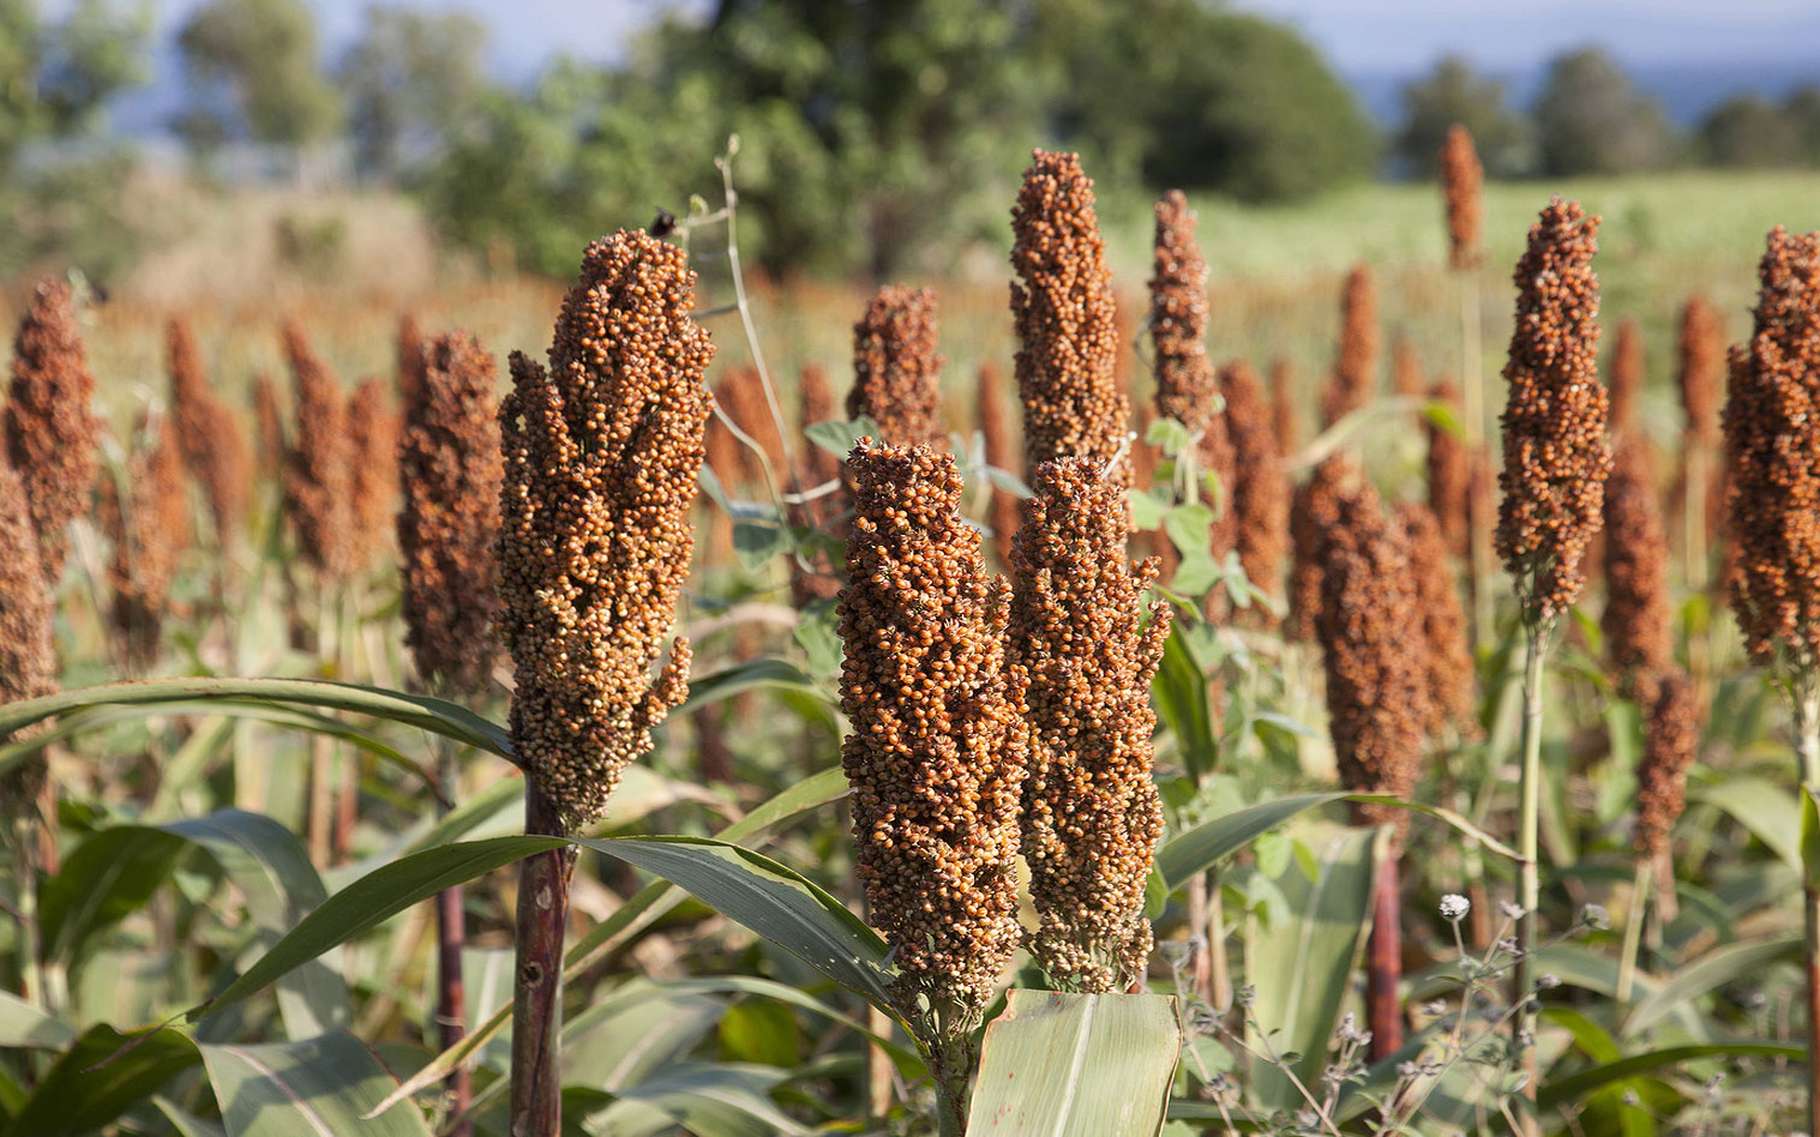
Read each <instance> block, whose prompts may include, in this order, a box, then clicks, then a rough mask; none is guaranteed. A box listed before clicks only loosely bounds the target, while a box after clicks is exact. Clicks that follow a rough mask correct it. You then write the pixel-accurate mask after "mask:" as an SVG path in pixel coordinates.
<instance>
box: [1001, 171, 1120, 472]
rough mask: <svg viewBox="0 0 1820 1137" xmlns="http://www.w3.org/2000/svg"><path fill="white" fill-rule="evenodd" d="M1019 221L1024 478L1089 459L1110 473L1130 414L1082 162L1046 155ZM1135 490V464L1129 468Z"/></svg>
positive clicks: (1026, 189) (1027, 187)
mask: <svg viewBox="0 0 1820 1137" xmlns="http://www.w3.org/2000/svg"><path fill="white" fill-rule="evenodd" d="M1032 159H1033V160H1032V162H1031V164H1030V168H1029V169H1027V170H1025V171H1024V184H1023V188H1022V189H1020V190H1019V191H1018V197H1017V205H1016V207H1015V208H1014V209H1012V211H1011V230H1012V234H1013V237H1014V238H1015V239H1014V241H1013V243H1012V246H1011V266H1012V268H1013V269H1015V270H1016V271H1017V275H1018V279H1017V280H1015V281H1013V282H1012V283H1011V316H1012V321H1013V323H1014V324H1015V326H1016V329H1017V339H1018V351H1017V367H1016V371H1017V391H1018V398H1019V400H1020V401H1021V402H1022V403H1023V408H1024V468H1025V469H1027V470H1034V469H1036V468H1037V467H1038V466H1040V465H1042V464H1043V463H1044V462H1047V461H1049V460H1050V459H1051V458H1063V457H1067V456H1069V455H1080V456H1082V457H1086V458H1092V459H1094V460H1095V461H1097V462H1099V463H1100V464H1101V465H1102V466H1105V465H1110V464H1111V463H1112V462H1113V460H1114V459H1115V458H1116V457H1117V456H1118V455H1119V454H1120V452H1121V450H1122V449H1123V448H1124V446H1125V436H1126V433H1127V431H1128V430H1129V429H1130V428H1129V426H1128V423H1129V420H1130V418H1131V404H1130V399H1129V396H1128V395H1127V394H1126V392H1125V389H1124V387H1123V386H1122V385H1121V384H1120V383H1119V381H1118V355H1119V350H1120V345H1119V337H1118V313H1117V305H1116V303H1115V301H1114V299H1113V292H1112V273H1111V270H1109V269H1108V268H1107V267H1106V249H1105V243H1104V242H1103V240H1102V239H1101V237H1100V223H1099V217H1098V215H1097V214H1096V213H1095V212H1094V205H1093V182H1092V181H1091V180H1089V179H1088V177H1087V175H1086V174H1084V173H1082V172H1081V161H1080V157H1079V155H1076V154H1066V153H1050V152H1048V151H1043V150H1037V151H1034V152H1033V154H1032ZM1120 466H1121V467H1122V469H1123V470H1124V471H1125V472H1124V473H1121V474H1120V479H1121V480H1127V481H1128V480H1129V469H1130V464H1129V462H1121V463H1120Z"/></svg>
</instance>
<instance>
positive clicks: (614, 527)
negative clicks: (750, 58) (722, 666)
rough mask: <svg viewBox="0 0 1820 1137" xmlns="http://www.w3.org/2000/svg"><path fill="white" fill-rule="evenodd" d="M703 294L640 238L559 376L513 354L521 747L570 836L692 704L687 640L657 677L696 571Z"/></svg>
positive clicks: (506, 441) (522, 758) (606, 252)
mask: <svg viewBox="0 0 1820 1137" xmlns="http://www.w3.org/2000/svg"><path fill="white" fill-rule="evenodd" d="M694 289H695V274H694V273H693V272H692V271H690V269H689V267H688V263H687V259H686V257H685V255H684V253H683V252H682V250H681V249H678V248H677V247H675V246H674V245H669V244H666V243H664V242H663V241H660V240H658V239H656V238H654V237H650V236H648V235H646V234H644V233H641V232H635V231H629V230H621V231H619V232H618V233H616V234H615V235H613V236H612V237H608V238H604V239H602V240H599V241H596V242H594V243H593V244H592V245H590V246H588V250H587V252H586V254H585V255H584V257H583V260H582V266H581V278H580V280H579V282H578V283H577V284H576V286H575V287H574V288H573V289H572V290H571V291H570V292H569V294H568V296H567V298H566V299H565V300H564V301H563V306H562V312H561V314H560V315H559V316H558V317H557V321H556V328H555V335H554V342H553V343H552V345H551V347H550V350H549V365H548V367H545V366H544V365H542V364H539V363H537V362H535V361H533V360H531V359H529V358H527V357H525V356H524V355H522V354H518V353H514V354H513V356H512V359H511V372H512V391H511V392H510V393H509V394H508V395H507V396H506V397H505V399H504V400H503V402H502V403H501V405H500V409H499V421H500V430H501V436H502V447H503V452H504V455H505V473H504V483H503V489H502V491H501V494H500V514H501V526H500V533H499V545H498V558H499V574H500V584H499V592H500V602H501V604H500V625H501V627H502V628H503V629H504V631H505V639H506V646H507V647H508V649H509V650H510V651H511V654H512V662H513V676H514V680H515V689H514V692H513V696H512V713H511V730H512V740H513V745H514V748H515V750H516V755H517V760H518V762H519V764H520V765H521V766H522V767H523V768H524V770H525V772H526V774H527V775H528V776H529V777H532V778H534V779H536V782H537V785H538V788H539V789H540V790H541V791H542V793H543V795H544V796H545V797H546V798H547V799H548V800H549V801H550V802H551V803H552V805H553V806H554V808H555V809H556V810H557V811H558V813H559V814H560V815H561V819H562V821H563V823H564V824H565V825H567V826H568V827H570V828H571V829H573V828H574V827H577V826H580V825H583V824H585V823H587V822H589V821H591V820H593V819H594V818H596V817H598V816H600V813H601V811H602V810H603V809H604V808H605V806H606V803H607V799H608V797H609V796H610V795H611V794H612V792H613V790H614V788H615V787H616V786H617V785H618V783H619V778H620V774H621V773H622V772H623V771H624V769H625V767H626V766H627V765H628V764H629V763H630V762H632V761H633V760H635V759H636V758H638V757H639V756H640V755H642V754H645V753H647V752H648V751H649V750H650V749H651V745H652V739H651V731H652V729H653V728H654V727H656V726H657V725H658V724H659V723H660V722H662V720H663V718H664V717H665V715H666V714H668V712H669V711H670V709H671V708H672V707H675V706H676V705H677V704H679V703H681V702H682V700H683V698H684V697H685V696H686V695H687V693H688V676H689V645H688V641H687V640H684V639H678V640H676V641H675V643H674V646H673V647H672V648H671V651H670V654H669V657H668V659H666V660H665V661H664V663H663V666H662V668H661V669H660V670H659V672H658V673H657V675H656V676H655V677H653V675H652V668H653V666H654V665H655V664H656V663H657V660H658V657H659V656H660V655H662V654H663V652H664V649H665V647H666V646H668V645H669V637H670V630H671V627H672V625H673V624H674V623H675V622H676V605H677V600H678V598H679V596H680V594H681V592H682V586H683V582H684V580H685V579H686V578H687V576H688V572H689V559H690V556H691V553H692V551H693V548H694V536H693V533H692V531H691V528H690V524H689V521H690V513H691V511H692V509H693V508H694V505H695V497H696V478H697V476H698V475H699V473H700V470H701V465H702V457H703V432H704V429H705V428H706V426H707V421H708V416H709V414H710V409H709V401H708V400H709V395H708V390H707V387H706V386H704V385H703V383H702V374H703V372H704V371H706V369H707V366H708V361H709V360H710V359H711V358H712V356H713V354H714V347H713V345H712V344H711V343H710V342H709V339H708V333H707V331H706V330H705V329H704V328H703V327H702V326H701V325H700V324H698V323H697V322H696V321H695V320H694V318H693V317H692V315H691V312H692V310H693V307H694Z"/></svg>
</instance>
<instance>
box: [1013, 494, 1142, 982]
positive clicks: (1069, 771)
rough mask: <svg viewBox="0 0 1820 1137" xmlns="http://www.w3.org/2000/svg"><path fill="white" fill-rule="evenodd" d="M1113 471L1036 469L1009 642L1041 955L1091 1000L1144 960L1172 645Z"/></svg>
mask: <svg viewBox="0 0 1820 1137" xmlns="http://www.w3.org/2000/svg"><path fill="white" fill-rule="evenodd" d="M1104 474H1105V471H1104V470H1103V468H1102V467H1100V466H1098V465H1096V464H1095V463H1094V462H1093V461H1092V460H1091V459H1087V458H1061V459H1057V460H1055V461H1052V462H1046V463H1044V464H1043V465H1042V466H1041V467H1039V468H1038V469H1037V471H1036V476H1035V479H1034V483H1033V485H1032V490H1033V492H1034V493H1035V496H1034V497H1033V498H1031V499H1030V500H1029V501H1028V502H1027V503H1026V504H1025V508H1024V522H1023V525H1022V526H1021V527H1020V528H1019V529H1018V537H1017V542H1016V546H1015V549H1014V551H1013V553H1012V603H1011V624H1010V630H1009V635H1008V643H1009V644H1010V658H1011V667H1012V674H1013V676H1014V684H1015V685H1016V687H1017V688H1018V689H1019V690H1020V691H1021V692H1022V698H1023V704H1024V709H1025V710H1024V724H1025V727H1026V730H1027V732H1028V745H1029V776H1028V780H1027V781H1026V782H1025V783H1024V817H1023V849H1024V858H1025V860H1026V861H1028V862H1029V864H1030V895H1031V899H1032V901H1033V903H1034V904H1035V906H1036V911H1037V915H1038V917H1039V921H1040V926H1039V929H1038V931H1037V933H1036V936H1035V939H1034V941H1033V950H1034V952H1035V954H1036V957H1037V959H1038V960H1039V961H1040V962H1041V963H1042V965H1043V969H1044V970H1045V971H1047V972H1048V973H1049V975H1050V977H1051V978H1053V979H1056V980H1057V981H1059V982H1062V983H1065V984H1067V985H1069V986H1071V987H1074V988H1077V989H1079V990H1082V991H1088V992H1109V991H1117V990H1123V989H1124V986H1125V984H1127V983H1129V982H1131V981H1133V980H1135V979H1138V978H1141V977H1142V976H1143V974H1144V966H1145V961H1146V960H1147V959H1148V957H1149V955H1150V947H1151V933H1150V922H1149V921H1148V920H1146V919H1145V918H1144V914H1143V908H1144V885H1145V881H1146V880H1147V879H1148V877H1149V873H1150V862H1151V856H1152V854H1153V853H1154V851H1155V849H1156V843H1157V839H1158V838H1159V837H1160V836H1161V834H1162V828H1163V813H1162V805H1161V802H1160V800H1159V799H1158V796H1157V790H1156V784H1155V782H1153V781H1152V780H1151V776H1150V770H1151V763H1152V759H1153V752H1152V746H1151V735H1152V734H1153V733H1154V731H1155V729H1156V716H1155V714H1154V713H1153V712H1152V710H1151V708H1150V681H1151V678H1152V677H1153V676H1154V675H1155V674H1156V667H1157V663H1158V661H1160V660H1161V659H1162V655H1163V641H1164V639H1165V638H1166V637H1167V636H1168V634H1169V609H1168V606H1167V605H1165V604H1156V605H1153V606H1152V607H1151V620H1150V623H1149V625H1148V626H1142V625H1141V621H1140V616H1141V614H1142V613H1141V603H1140V598H1141V595H1142V593H1143V590H1144V588H1145V587H1146V585H1147V584H1148V583H1149V579H1150V578H1151V577H1152V576H1153V575H1154V574H1155V571H1156V565H1155V562H1153V561H1152V562H1145V563H1144V564H1143V565H1141V566H1138V567H1137V568H1136V569H1135V570H1134V569H1133V567H1132V565H1131V563H1130V561H1129V560H1128V559H1127V556H1126V552H1125V544H1126V537H1127V532H1128V529H1129V521H1128V518H1127V512H1126V508H1127V507H1126V504H1125V487H1124V486H1123V485H1122V484H1119V483H1116V482H1113V481H1110V480H1108V479H1107V477H1105V476H1104Z"/></svg>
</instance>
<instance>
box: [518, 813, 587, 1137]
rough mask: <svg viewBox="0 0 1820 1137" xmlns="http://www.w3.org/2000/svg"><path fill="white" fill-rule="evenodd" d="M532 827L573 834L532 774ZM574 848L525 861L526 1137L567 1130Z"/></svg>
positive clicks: (522, 1089) (521, 882) (521, 1095)
mask: <svg viewBox="0 0 1820 1137" xmlns="http://www.w3.org/2000/svg"><path fill="white" fill-rule="evenodd" d="M525 832H526V833H528V834H531V835H533V836H537V835H543V836H552V837H564V836H567V835H568V832H567V828H566V827H565V826H564V825H563V821H562V815H561V813H560V811H559V810H558V808H557V805H556V803H555V802H553V801H551V800H550V798H548V797H546V796H545V795H544V793H543V791H542V790H541V789H539V788H538V786H537V783H536V781H535V780H533V779H531V778H526V779H525ZM574 872H575V850H574V847H573V846H569V847H566V848H562V849H557V850H553V851H551V852H548V853H538V854H536V855H534V856H530V857H526V858H525V859H524V860H522V861H520V862H519V864H518V953H517V962H516V965H515V967H514V972H513V973H514V975H515V976H516V977H517V987H516V991H515V993H514V996H513V999H512V1125H511V1130H510V1131H511V1132H512V1133H514V1134H523V1135H525V1137H554V1135H555V1134H557V1133H559V1132H561V1129H562V1070H561V1055H562V1045H561V1031H562V941H563V930H564V927H565V925H566V924H567V923H568V914H569V880H570V877H572V876H573V875H574Z"/></svg>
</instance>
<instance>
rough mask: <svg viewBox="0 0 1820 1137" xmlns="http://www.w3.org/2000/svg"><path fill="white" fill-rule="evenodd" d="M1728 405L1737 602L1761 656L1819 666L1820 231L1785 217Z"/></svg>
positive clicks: (1772, 242)
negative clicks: (1790, 224)
mask: <svg viewBox="0 0 1820 1137" xmlns="http://www.w3.org/2000/svg"><path fill="white" fill-rule="evenodd" d="M1758 280H1759V282H1760V285H1761V287H1760V290H1759V292H1758V294H1757V307H1756V311H1755V324H1754V326H1753V329H1752V333H1751V339H1750V344H1749V347H1748V349H1747V350H1743V351H1738V352H1734V354H1733V358H1732V368H1731V384H1730V390H1729V393H1728V395H1727V397H1726V403H1725V443H1726V452H1727V459H1728V467H1729V468H1728V471H1727V472H1728V476H1729V485H1728V488H1727V491H1726V503H1727V513H1728V514H1729V517H1728V520H1729V522H1730V532H1731V537H1732V540H1733V541H1734V542H1735V545H1736V548H1735V555H1736V562H1735V564H1734V565H1733V568H1732V571H1731V573H1730V581H1729V586H1730V592H1731V602H1732V609H1733V611H1734V612H1735V613H1736V614H1737V617H1738V624H1739V627H1740V628H1741V629H1742V630H1743V632H1744V639H1745V643H1746V645H1747V646H1748V647H1749V649H1750V652H1751V655H1752V656H1753V657H1754V658H1755V659H1756V660H1757V661H1758V662H1763V663H1767V662H1771V661H1773V660H1775V659H1776V658H1777V657H1781V658H1783V659H1784V660H1785V661H1786V662H1787V663H1788V664H1789V665H1790V667H1791V669H1792V670H1795V671H1809V670H1812V669H1813V668H1814V667H1815V666H1816V665H1820V506H1817V505H1816V503H1820V232H1815V233H1807V234H1802V235H1796V234H1792V233H1789V232H1787V231H1786V230H1784V229H1782V228H1781V227H1780V226H1778V227H1777V228H1776V229H1775V230H1774V231H1772V232H1771V233H1770V235H1769V242H1768V248H1767V249H1766V250H1765V251H1764V254H1763V260H1762V263H1761V265H1760V266H1759V268H1758Z"/></svg>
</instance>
